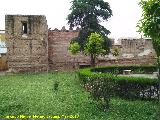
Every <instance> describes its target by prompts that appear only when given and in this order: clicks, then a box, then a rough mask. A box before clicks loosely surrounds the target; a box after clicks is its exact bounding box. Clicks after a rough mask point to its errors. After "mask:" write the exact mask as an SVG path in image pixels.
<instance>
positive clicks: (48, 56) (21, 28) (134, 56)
mask: <svg viewBox="0 0 160 120" xmlns="http://www.w3.org/2000/svg"><path fill="white" fill-rule="evenodd" d="M5 31H6V33H5V34H6V45H7V62H8V67H9V70H10V71H13V72H41V71H48V70H51V71H53V70H59V71H64V70H65V71H68V70H74V69H76V68H78V67H79V66H83V65H89V61H90V58H89V56H84V55H82V54H81V53H79V54H78V55H75V56H74V55H71V53H69V51H68V47H69V44H70V41H71V39H72V38H75V37H77V36H78V33H79V30H78V29H77V30H66V29H65V28H64V27H63V28H62V30H58V29H55V30H50V29H48V26H47V20H46V17H45V16H43V15H6V16H5ZM119 42H120V44H118V45H117V44H114V45H113V47H117V48H118V50H119V56H118V57H114V56H112V55H109V56H105V57H104V56H99V57H98V59H97V60H96V62H97V63H96V64H97V66H107V65H115V64H118V65H119V64H124V65H127V64H143V65H144V64H145V65H148V64H155V51H154V49H153V46H152V43H151V40H149V39H137V38H136V39H134V38H125V39H120V40H119Z"/></svg>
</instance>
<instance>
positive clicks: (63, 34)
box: [48, 27, 89, 71]
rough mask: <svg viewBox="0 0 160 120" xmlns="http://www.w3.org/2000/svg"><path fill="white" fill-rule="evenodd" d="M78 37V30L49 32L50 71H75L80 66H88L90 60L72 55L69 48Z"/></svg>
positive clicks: (80, 55)
mask: <svg viewBox="0 0 160 120" xmlns="http://www.w3.org/2000/svg"><path fill="white" fill-rule="evenodd" d="M77 36H78V30H65V28H64V27H63V29H62V30H57V29H55V30H49V31H48V55H49V58H48V61H49V69H50V70H61V71H62V70H73V69H75V68H77V67H78V64H80V65H81V64H88V60H89V58H88V57H86V56H84V55H82V54H78V55H72V54H71V53H69V51H68V48H69V44H70V41H71V39H73V38H75V37H77Z"/></svg>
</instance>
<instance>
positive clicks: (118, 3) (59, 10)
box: [0, 0, 141, 39]
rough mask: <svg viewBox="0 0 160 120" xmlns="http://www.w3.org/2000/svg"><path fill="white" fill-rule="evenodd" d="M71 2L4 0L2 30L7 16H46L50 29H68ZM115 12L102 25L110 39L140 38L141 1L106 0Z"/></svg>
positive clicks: (1, 18) (0, 18)
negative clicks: (106, 29)
mask: <svg viewBox="0 0 160 120" xmlns="http://www.w3.org/2000/svg"><path fill="white" fill-rule="evenodd" d="M70 1H71V0H3V1H1V7H0V29H5V14H25V15H41V14H42V15H45V16H46V17H47V21H48V27H49V28H51V29H54V28H58V29H61V28H62V26H66V28H68V27H67V21H66V17H67V15H68V14H69V13H70V11H69V8H70V6H71V4H70ZM104 1H108V2H109V4H110V6H111V9H112V11H113V16H112V18H111V19H110V20H109V21H108V22H105V23H102V24H103V25H104V26H105V27H106V28H108V29H109V30H110V31H111V34H110V37H114V38H116V39H117V38H119V37H140V35H139V34H138V33H137V32H136V31H137V28H136V24H137V22H138V20H139V19H140V17H141V8H140V7H139V6H138V2H139V1H140V0H104Z"/></svg>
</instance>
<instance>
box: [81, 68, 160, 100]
mask: <svg viewBox="0 0 160 120" xmlns="http://www.w3.org/2000/svg"><path fill="white" fill-rule="evenodd" d="M117 69H118V72H119V71H121V70H124V69H131V70H133V71H135V70H136V69H142V70H143V71H145V72H149V73H151V72H153V71H155V70H156V67H155V66H143V67H141V66H111V67H102V68H94V69H90V68H86V69H81V70H79V78H80V80H81V82H82V84H83V85H84V87H86V89H87V90H88V91H90V92H91V93H92V95H93V91H95V90H94V89H95V88H96V89H97V90H99V89H98V87H99V88H100V90H101V91H103V89H105V90H107V91H110V92H111V93H107V94H108V95H110V96H111V95H118V96H121V97H125V98H131V99H134V98H141V99H148V98H149V99H159V92H158V91H159V81H158V79H152V78H143V77H127V76H117V75H115V74H113V73H114V71H115V70H117ZM104 84H105V85H104ZM95 93H96V92H95ZM97 93H98V91H97ZM93 96H94V95H93ZM100 96H101V97H102V96H103V95H100ZM103 97H104V96H103Z"/></svg>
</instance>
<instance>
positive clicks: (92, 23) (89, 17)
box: [67, 0, 112, 52]
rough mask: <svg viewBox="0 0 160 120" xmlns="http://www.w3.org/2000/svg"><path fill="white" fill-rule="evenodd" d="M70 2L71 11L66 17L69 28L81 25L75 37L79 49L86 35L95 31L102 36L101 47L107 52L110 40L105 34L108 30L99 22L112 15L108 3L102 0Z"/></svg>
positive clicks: (82, 47) (82, 46)
mask: <svg viewBox="0 0 160 120" xmlns="http://www.w3.org/2000/svg"><path fill="white" fill-rule="evenodd" d="M71 3H72V6H71V8H70V10H71V13H70V14H69V15H68V17H67V19H68V24H69V25H70V28H73V27H76V26H78V27H79V26H80V27H81V28H80V32H79V35H78V37H77V38H76V40H77V42H78V43H79V45H80V47H81V50H82V51H83V50H84V46H85V44H86V41H87V37H88V36H89V35H90V34H91V33H93V32H97V33H98V34H100V35H101V36H103V39H104V41H103V42H104V44H103V48H105V49H106V52H108V51H109V47H110V46H111V42H110V41H109V39H108V37H107V35H108V34H109V33H110V31H109V30H107V29H106V28H105V27H103V26H102V25H100V22H102V21H107V20H108V18H110V17H111V16H112V10H111V9H110V6H109V3H108V2H104V1H103V0H73V1H72V2H71Z"/></svg>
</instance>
